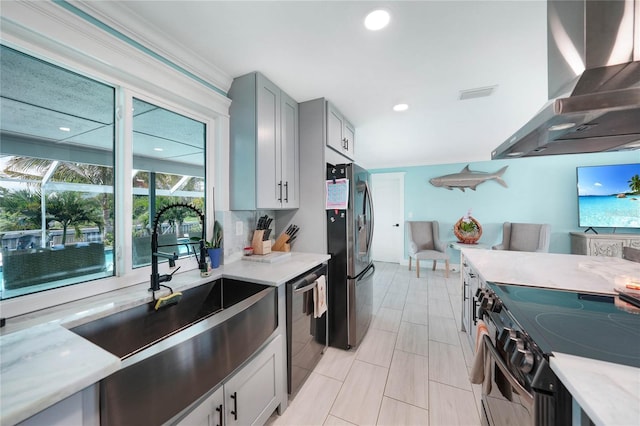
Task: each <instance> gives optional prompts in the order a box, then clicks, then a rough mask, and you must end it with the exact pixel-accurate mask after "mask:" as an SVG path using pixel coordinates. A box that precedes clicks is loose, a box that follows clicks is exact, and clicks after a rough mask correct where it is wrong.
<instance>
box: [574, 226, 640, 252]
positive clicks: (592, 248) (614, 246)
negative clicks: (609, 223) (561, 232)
mask: <svg viewBox="0 0 640 426" xmlns="http://www.w3.org/2000/svg"><path fill="white" fill-rule="evenodd" d="M570 236H571V254H583V255H587V256H606V257H622V249H623V247H632V248H636V249H639V250H640V234H587V233H584V232H571V233H570Z"/></svg>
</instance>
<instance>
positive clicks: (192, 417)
mask: <svg viewBox="0 0 640 426" xmlns="http://www.w3.org/2000/svg"><path fill="white" fill-rule="evenodd" d="M177 424H178V425H180V426H196V425H202V426H223V425H224V388H223V387H222V386H220V387H219V388H218V389H217V390H216V391H215V392H213V393H212V394H211V395H209V396H208V397H207V398H206V399H205V400H204V401H202V402H201V403H200V404H199V405H198V406H197V407H196V408H194V409H193V411H191V412H190V413H189V414H187V415H186V416H185V417H183V418H182V419H181V420H180V421H179V422H178V423H177Z"/></svg>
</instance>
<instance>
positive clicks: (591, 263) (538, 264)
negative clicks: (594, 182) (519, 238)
mask: <svg viewBox="0 0 640 426" xmlns="http://www.w3.org/2000/svg"><path fill="white" fill-rule="evenodd" d="M462 252H463V253H464V256H465V258H466V259H467V260H468V261H470V262H471V264H472V265H473V267H474V269H475V270H476V272H478V273H479V274H480V277H481V278H482V279H483V280H484V281H491V282H496V283H505V284H515V285H525V286H530V287H544V288H550V289H556V290H575V291H585V292H592V293H599V294H615V292H614V287H615V285H616V284H617V283H623V282H627V281H629V282H631V281H634V282H640V265H639V264H638V263H634V262H631V261H628V260H624V259H619V258H614V257H601V256H582V255H577V254H556V253H531V252H520V251H502V250H473V249H467V250H465V249H463V250H462Z"/></svg>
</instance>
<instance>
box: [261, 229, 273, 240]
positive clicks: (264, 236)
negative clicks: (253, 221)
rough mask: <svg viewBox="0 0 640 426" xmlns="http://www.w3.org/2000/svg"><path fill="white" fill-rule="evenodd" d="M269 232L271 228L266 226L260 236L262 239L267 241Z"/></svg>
mask: <svg viewBox="0 0 640 426" xmlns="http://www.w3.org/2000/svg"><path fill="white" fill-rule="evenodd" d="M270 234H271V229H269V228H267V229H266V230H265V231H264V235H263V237H262V241H267V240H268V239H269V235H270Z"/></svg>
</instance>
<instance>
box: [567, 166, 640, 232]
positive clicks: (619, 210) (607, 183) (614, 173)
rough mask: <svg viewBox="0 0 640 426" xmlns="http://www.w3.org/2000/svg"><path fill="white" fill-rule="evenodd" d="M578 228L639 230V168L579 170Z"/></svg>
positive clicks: (591, 168) (590, 168)
mask: <svg viewBox="0 0 640 426" xmlns="http://www.w3.org/2000/svg"><path fill="white" fill-rule="evenodd" d="M577 172H578V214H579V222H580V223H579V226H582V227H612V228H640V164H617V165H609V166H591V167H578V168H577Z"/></svg>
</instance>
